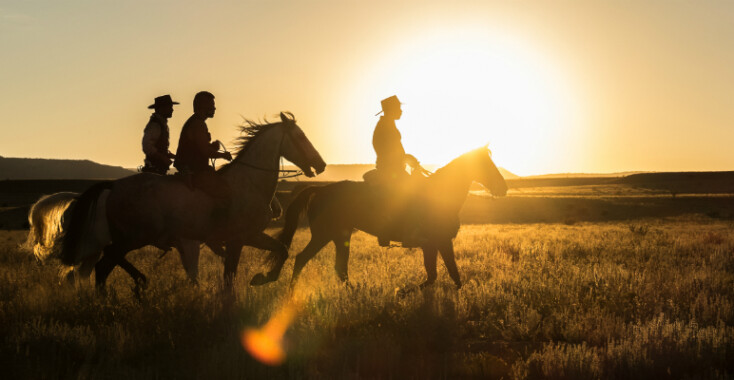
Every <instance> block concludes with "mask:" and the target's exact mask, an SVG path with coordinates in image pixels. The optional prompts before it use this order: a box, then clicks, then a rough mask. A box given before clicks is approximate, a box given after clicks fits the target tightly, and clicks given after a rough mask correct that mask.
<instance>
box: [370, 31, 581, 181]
mask: <svg viewBox="0 0 734 380" xmlns="http://www.w3.org/2000/svg"><path fill="white" fill-rule="evenodd" d="M373 74H374V76H373V77H370V78H369V80H370V81H372V83H373V84H372V89H373V90H374V91H375V93H376V95H377V96H388V95H392V94H393V93H395V94H397V95H398V97H399V98H400V99H401V101H403V102H404V103H405V104H404V105H403V111H404V112H403V118H402V119H401V120H400V121H399V122H398V128H399V129H400V130H401V132H402V134H403V144H404V146H405V148H406V150H407V151H408V152H410V153H413V154H414V155H415V156H416V157H418V158H419V160H421V161H422V162H424V163H435V164H445V163H447V162H448V161H449V160H451V159H452V158H455V157H457V156H458V155H460V154H462V153H464V152H466V151H468V150H470V149H473V148H476V147H479V146H481V145H484V144H486V143H489V147H490V149H492V151H493V152H494V159H495V162H496V163H497V164H498V165H499V166H502V167H505V168H507V169H508V170H510V171H515V172H517V173H518V174H521V175H525V174H534V173H538V172H542V171H543V170H546V167H545V165H546V164H548V160H552V157H553V156H552V155H558V152H556V151H554V149H553V148H554V147H556V146H558V144H559V143H560V142H562V141H561V140H563V142H564V143H568V141H567V140H568V138H569V136H573V138H576V137H578V133H574V132H572V131H571V129H572V128H574V127H575V126H574V125H573V122H572V120H574V119H575V118H576V117H577V116H578V110H579V108H580V107H579V105H578V104H575V103H576V101H575V99H573V97H572V96H571V95H570V85H569V84H568V83H567V80H568V78H564V76H563V75H561V74H560V73H559V72H558V70H557V68H556V67H555V65H554V64H553V63H551V62H549V59H548V58H547V57H544V56H542V55H541V54H540V53H539V52H537V51H534V50H532V49H531V48H530V47H529V46H528V44H527V43H522V42H521V41H517V40H512V39H510V38H508V37H507V36H506V35H502V34H497V35H492V34H489V33H487V32H486V31H477V30H463V31H452V32H442V33H439V34H436V35H433V36H424V37H421V38H418V39H416V41H411V42H410V43H409V44H402V45H401V46H400V48H398V49H396V50H395V51H394V52H393V53H392V54H391V55H389V56H387V57H385V58H383V61H382V62H381V63H380V64H378V65H377V67H376V68H375V69H374V70H373ZM378 100H379V99H378ZM373 108H374V106H373ZM547 170H552V169H551V168H548V169H547Z"/></svg>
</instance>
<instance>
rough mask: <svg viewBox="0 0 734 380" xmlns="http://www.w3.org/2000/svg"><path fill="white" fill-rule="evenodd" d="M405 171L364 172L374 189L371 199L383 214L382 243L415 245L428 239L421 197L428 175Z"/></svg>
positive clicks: (380, 234)
mask: <svg viewBox="0 0 734 380" xmlns="http://www.w3.org/2000/svg"><path fill="white" fill-rule="evenodd" d="M403 173H404V175H399V174H398V175H394V174H393V173H384V172H380V171H379V170H376V169H375V170H371V171H368V172H367V173H365V174H364V175H363V178H364V180H365V183H366V184H367V185H368V186H369V187H370V189H371V191H370V200H369V202H370V203H371V205H372V206H373V209H374V210H375V212H378V213H380V214H381V215H380V217H379V220H380V221H381V222H382V223H381V224H382V225H381V226H380V231H379V232H378V234H377V235H378V239H379V242H380V245H381V246H389V245H390V241H400V242H403V247H415V246H419V245H420V243H421V241H422V240H425V238H424V236H423V235H425V234H424V233H423V228H422V227H423V224H424V221H423V219H424V215H425V214H426V208H425V202H423V200H422V199H423V197H422V188H423V182H424V181H425V177H424V176H422V175H418V174H413V175H408V173H405V172H403Z"/></svg>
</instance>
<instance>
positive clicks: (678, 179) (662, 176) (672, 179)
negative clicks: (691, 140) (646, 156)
mask: <svg viewBox="0 0 734 380" xmlns="http://www.w3.org/2000/svg"><path fill="white" fill-rule="evenodd" d="M616 182H617V183H620V184H625V185H629V186H635V187H641V188H647V189H654V190H664V191H669V192H671V193H734V171H727V172H665V173H642V174H633V175H629V176H626V177H623V178H620V179H618V180H616Z"/></svg>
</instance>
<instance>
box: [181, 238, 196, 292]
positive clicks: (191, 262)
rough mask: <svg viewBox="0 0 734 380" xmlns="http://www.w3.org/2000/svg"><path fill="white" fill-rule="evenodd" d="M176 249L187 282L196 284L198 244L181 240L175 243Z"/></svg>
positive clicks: (194, 241)
mask: <svg viewBox="0 0 734 380" xmlns="http://www.w3.org/2000/svg"><path fill="white" fill-rule="evenodd" d="M176 248H177V249H178V253H179V255H180V256H181V264H182V265H183V267H184V270H185V271H186V275H187V276H188V277H189V280H190V281H191V282H192V283H194V284H196V283H198V280H197V278H198V277H199V242H198V241H196V240H185V239H181V240H179V241H178V242H176Z"/></svg>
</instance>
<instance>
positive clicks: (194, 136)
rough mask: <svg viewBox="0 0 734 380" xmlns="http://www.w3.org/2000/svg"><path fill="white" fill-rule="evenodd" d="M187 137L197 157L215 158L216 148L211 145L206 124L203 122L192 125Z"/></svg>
mask: <svg viewBox="0 0 734 380" xmlns="http://www.w3.org/2000/svg"><path fill="white" fill-rule="evenodd" d="M189 137H191V141H193V142H194V146H195V148H196V151H197V153H198V154H199V155H201V156H204V157H209V158H211V157H215V153H216V152H217V148H215V147H213V146H212V144H211V136H210V135H209V130H208V129H207V128H206V124H204V122H203V121H200V122H197V123H195V124H192V125H191V127H190V129H189Z"/></svg>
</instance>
